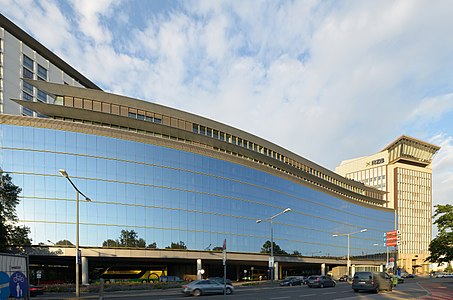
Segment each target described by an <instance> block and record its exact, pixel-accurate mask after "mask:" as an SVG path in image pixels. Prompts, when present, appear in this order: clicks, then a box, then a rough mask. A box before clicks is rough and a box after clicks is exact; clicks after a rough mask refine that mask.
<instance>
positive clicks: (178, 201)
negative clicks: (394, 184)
mask: <svg viewBox="0 0 453 300" xmlns="http://www.w3.org/2000/svg"><path fill="white" fill-rule="evenodd" d="M0 159H1V167H2V168H3V170H4V171H5V172H8V173H10V174H11V175H12V178H13V182H14V183H15V184H16V185H18V186H20V187H21V188H22V193H21V195H20V198H21V202H20V205H19V206H18V207H17V213H18V216H19V219H20V223H21V224H23V225H25V226H29V227H30V228H31V238H32V239H33V244H38V243H45V244H47V240H51V241H53V242H57V241H60V240H69V241H71V242H73V243H74V240H75V192H74V190H73V188H72V187H71V186H70V185H69V183H68V182H67V181H66V180H65V179H64V178H63V177H61V176H60V175H59V173H58V169H65V170H66V171H67V172H68V173H69V175H70V176H71V178H72V180H73V181H74V182H75V183H76V185H77V186H78V188H79V189H80V190H81V191H83V192H84V193H85V194H86V195H87V196H88V197H90V198H91V199H92V200H93V201H92V202H84V201H81V202H80V245H81V246H95V247H97V246H102V244H103V242H104V241H106V240H108V239H113V240H115V239H118V237H119V235H120V232H121V230H123V229H124V230H134V231H135V232H136V233H138V237H139V238H143V239H145V241H146V243H147V244H151V243H154V242H155V243H156V244H157V247H158V248H165V247H167V246H170V244H171V243H172V242H173V243H177V242H181V241H182V242H184V244H185V245H186V246H187V248H188V249H193V250H203V249H205V248H206V247H207V246H208V245H212V247H216V246H221V245H222V243H223V240H224V239H227V240H228V248H229V251H241V252H260V251H261V247H262V246H263V244H264V242H265V241H266V240H269V239H270V228H269V224H268V223H261V224H256V222H255V221H256V220H257V219H266V218H269V217H270V216H272V215H274V214H276V213H278V212H280V211H282V210H283V209H285V208H286V207H290V208H291V209H292V211H291V213H287V214H285V215H283V216H281V217H279V218H278V219H276V220H274V226H273V228H274V241H275V243H276V244H278V245H279V246H280V247H281V248H282V249H283V250H285V251H286V252H288V253H292V252H293V251H298V252H299V253H301V254H303V255H305V254H308V253H311V254H312V253H314V252H320V254H319V255H323V256H344V255H345V253H346V251H347V241H346V237H344V239H342V237H337V238H333V237H332V234H343V233H347V232H353V231H357V230H360V229H362V228H367V229H368V231H367V232H366V233H362V234H358V235H353V236H351V255H364V254H371V253H378V252H383V251H385V249H378V247H375V246H374V244H376V243H378V244H382V234H383V232H386V231H390V230H392V229H393V220H394V214H393V212H392V211H390V210H385V209H375V208H372V207H371V206H362V205H358V204H354V203H351V202H348V201H344V200H341V199H338V198H335V197H333V196H331V195H329V194H326V193H323V192H321V191H317V190H315V189H311V188H309V187H306V186H303V185H299V184H297V183H295V182H293V181H289V180H286V179H283V178H280V177H278V176H275V175H272V174H268V173H266V172H263V171H260V170H257V169H252V168H249V167H245V166H241V165H238V164H235V163H232V162H228V161H224V160H220V159H215V158H211V157H207V156H202V155H199V154H194V153H190V152H184V151H180V150H176V149H172V148H165V147H160V146H155V145H151V144H145V143H139V142H133V141H127V140H120V139H115V138H110V137H104V136H97V135H92V134H82V133H75V132H69V131H60V130H53V129H42V128H34V127H20V126H12V125H1V158H0ZM311 254H310V255H311Z"/></svg>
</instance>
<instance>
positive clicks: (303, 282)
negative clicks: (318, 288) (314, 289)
mask: <svg viewBox="0 0 453 300" xmlns="http://www.w3.org/2000/svg"><path fill="white" fill-rule="evenodd" d="M308 278H310V275H309V276H304V278H303V279H302V284H307V282H308Z"/></svg>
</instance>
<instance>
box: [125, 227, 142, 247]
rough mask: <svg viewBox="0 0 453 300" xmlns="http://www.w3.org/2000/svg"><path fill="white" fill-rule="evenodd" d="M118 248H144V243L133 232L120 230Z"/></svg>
mask: <svg viewBox="0 0 453 300" xmlns="http://www.w3.org/2000/svg"><path fill="white" fill-rule="evenodd" d="M119 242H120V247H137V248H145V247H146V242H145V240H144V239H142V238H139V237H138V233H136V232H135V231H134V230H130V231H129V230H121V235H120V239H119Z"/></svg>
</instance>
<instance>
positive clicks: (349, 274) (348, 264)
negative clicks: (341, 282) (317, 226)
mask: <svg viewBox="0 0 453 300" xmlns="http://www.w3.org/2000/svg"><path fill="white" fill-rule="evenodd" d="M367 230H368V229H366V228H364V229H362V230H358V231H354V232H348V233H342V234H332V236H333V237H337V236H347V237H348V260H347V267H346V268H347V270H348V276H351V270H350V267H351V260H350V259H349V245H350V244H349V243H350V242H349V240H350V236H351V235H352V234H356V233H360V232H365V231H367Z"/></svg>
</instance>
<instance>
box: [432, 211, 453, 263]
mask: <svg viewBox="0 0 453 300" xmlns="http://www.w3.org/2000/svg"><path fill="white" fill-rule="evenodd" d="M434 207H435V209H436V210H435V212H434V215H433V219H436V220H435V221H434V224H436V225H437V229H438V230H439V232H438V233H437V236H436V237H435V238H434V239H433V240H432V241H431V243H430V244H429V251H430V256H428V257H427V258H426V261H429V262H432V263H439V264H441V263H444V262H446V263H449V262H450V261H452V260H453V206H452V205H450V204H446V205H436V206H434Z"/></svg>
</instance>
